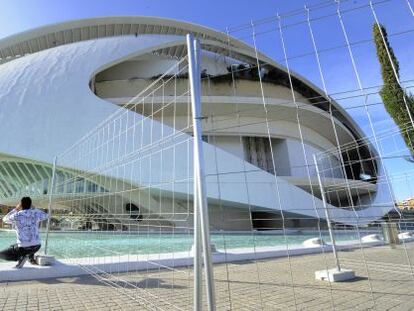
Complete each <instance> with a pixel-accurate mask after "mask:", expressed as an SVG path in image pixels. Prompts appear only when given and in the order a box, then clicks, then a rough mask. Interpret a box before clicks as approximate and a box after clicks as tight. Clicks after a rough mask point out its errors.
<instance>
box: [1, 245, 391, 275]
mask: <svg viewBox="0 0 414 311" xmlns="http://www.w3.org/2000/svg"><path fill="white" fill-rule="evenodd" d="M380 245H384V243H383V242H372V243H363V245H362V244H361V243H359V242H358V241H351V242H349V241H348V242H340V243H338V246H337V249H338V250H345V249H355V248H360V247H361V246H363V247H364V248H366V247H373V246H380ZM331 251H332V246H331V245H319V246H315V247H305V246H303V245H295V246H291V247H290V248H288V247H286V246H280V247H257V248H256V251H254V249H253V248H238V249H228V250H227V251H226V252H224V250H220V249H218V252H216V253H213V262H214V263H223V262H239V261H247V260H256V259H267V258H279V257H286V256H287V255H288V254H289V256H299V255H307V254H320V253H323V252H331ZM192 264H193V256H192V255H191V252H190V251H188V252H177V253H164V254H147V255H131V254H130V255H120V256H106V257H90V258H73V259H63V260H56V261H55V262H54V264H53V265H52V266H32V265H30V263H26V265H25V266H24V267H23V268H22V269H14V268H12V267H13V266H14V262H4V263H0V282H6V281H27V280H36V279H47V278H59V277H70V276H79V275H85V274H89V273H90V271H91V270H92V271H94V272H96V273H99V272H109V273H121V272H133V271H142V270H151V269H158V268H177V267H185V266H192Z"/></svg>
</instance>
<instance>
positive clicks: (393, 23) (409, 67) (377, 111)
mask: <svg viewBox="0 0 414 311" xmlns="http://www.w3.org/2000/svg"><path fill="white" fill-rule="evenodd" d="M0 1H1V5H2V9H1V10H0V24H1V27H0V38H3V37H6V36H9V35H12V34H15V33H19V32H21V31H24V30H28V29H32V28H35V27H40V26H43V25H47V24H52V23H57V22H61V21H65V20H73V19H80V18H88V17H95V16H117V15H143V16H158V17H168V18H174V19H179V20H184V21H189V22H193V23H198V24H202V25H204V26H208V27H211V28H214V29H217V30H225V29H226V27H234V26H238V25H241V24H246V23H249V22H250V20H258V19H262V18H266V17H269V16H275V15H276V14H277V13H281V14H283V13H285V12H290V11H292V10H296V9H302V8H303V6H304V5H305V4H308V5H311V6H312V5H315V4H318V3H321V2H327V1H323V0H305V1H304V0H254V1H251V0H227V1H226V0H224V1H223V0H220V1H219V0H208V1H200V0H174V1H171V0H83V1H80V0H70V1H69V0H67V1H57V0H13V1H7V0H0ZM406 1H407V0H391V1H387V2H385V3H382V4H378V5H377V6H376V9H377V13H378V15H379V18H380V21H381V23H383V24H384V25H385V26H386V27H387V30H388V32H389V33H390V34H394V35H393V36H391V37H390V38H389V39H390V42H391V45H392V47H393V48H394V51H395V53H396V55H397V57H398V59H399V61H400V67H401V78H402V80H403V81H406V82H405V85H406V86H407V87H411V86H413V85H414V61H413V56H412V55H413V53H412V51H414V32H413V31H412V30H413V29H414V17H413V16H412V15H411V13H410V11H409V10H408V6H407V3H406ZM410 1H412V0H410ZM332 2H333V1H332ZM367 2H368V1H367V0H350V1H344V3H343V8H344V9H345V10H346V9H348V8H355V7H359V6H363V5H365V4H367ZM330 14H333V16H332V17H329V18H323V19H320V20H316V21H314V22H313V26H314V32H315V38H316V41H317V44H318V48H319V49H320V50H321V51H322V52H321V54H320V57H321V62H322V67H323V70H324V74H325V78H326V81H327V88H328V92H329V93H330V94H336V93H338V92H348V91H350V90H354V89H357V88H358V84H357V83H356V79H355V74H354V72H353V69H352V64H351V62H350V58H349V54H348V51H347V49H346V48H345V47H342V48H338V49H333V50H330V48H333V47H337V46H341V45H343V44H344V43H345V41H344V37H343V34H342V30H341V28H340V24H339V22H338V17H337V16H335V15H334V14H335V7H334V6H331V7H329V8H326V9H322V10H318V11H315V12H312V16H313V17H318V16H324V15H330ZM304 17H305V12H304V11H303V14H299V15H296V16H292V17H289V18H285V19H284V20H283V23H284V24H294V23H297V22H300V21H303V20H304ZM344 22H345V24H346V28H347V30H348V31H349V38H350V41H351V42H352V43H355V42H358V41H364V40H369V39H371V37H372V36H371V29H372V24H373V17H372V13H371V11H370V10H369V8H364V9H359V10H355V11H351V12H348V13H346V14H344ZM275 26H276V24H275V22H271V23H267V24H263V25H261V26H258V28H257V29H256V30H257V32H258V33H259V35H258V37H257V45H258V47H259V49H260V50H262V51H264V52H265V53H267V54H268V55H269V56H271V57H273V58H274V59H276V60H280V61H281V63H282V64H283V65H284V63H283V51H282V48H281V40H280V36H279V33H278V32H277V31H276V28H275ZM234 36H236V37H240V38H242V39H244V40H245V41H246V42H248V43H250V44H251V43H252V40H251V29H246V30H244V31H240V32H237V33H234ZM284 36H285V41H286V42H285V43H286V48H287V53H288V57H289V58H292V59H291V60H290V62H289V65H290V67H291V69H292V70H294V71H296V72H298V73H300V74H301V75H303V76H305V77H306V78H308V79H309V80H311V81H312V82H313V83H315V84H316V85H318V86H321V85H322V84H321V80H320V78H319V73H318V70H317V63H316V60H315V56H314V55H312V54H309V55H307V56H304V57H297V56H299V55H303V54H308V53H310V52H312V51H313V48H312V44H311V41H310V36H309V30H308V28H307V24H304V23H299V24H298V25H297V26H294V27H289V28H287V29H285V31H284ZM353 52H354V56H355V61H356V64H357V68H358V70H359V73H360V77H361V82H362V84H363V87H373V86H377V85H379V84H381V77H380V75H379V66H378V63H377V59H376V57H375V48H374V45H373V44H372V42H370V41H367V42H364V43H362V44H357V45H354V46H353ZM352 94H353V95H357V94H358V93H352ZM359 94H360V93H359ZM346 95H347V96H349V95H351V93H347V94H346ZM332 96H333V97H334V98H335V99H337V100H338V101H339V102H340V104H341V105H343V106H344V107H347V108H349V107H354V106H360V105H362V104H363V103H364V97H353V98H350V99H341V98H343V97H345V95H344V94H341V95H332ZM368 102H369V103H371V104H372V103H379V102H381V99H380V98H379V96H378V95H377V94H373V95H370V96H369V97H368ZM369 111H370V113H371V116H372V118H373V120H374V122H375V128H376V130H377V131H379V132H382V131H386V130H390V129H391V128H393V127H394V126H395V124H394V123H393V121H392V120H391V119H390V118H389V117H388V115H387V113H386V112H385V111H384V108H383V107H382V105H374V106H371V107H370V108H369ZM348 112H349V113H350V114H351V115H352V116H353V117H354V118H355V119H356V120H357V121H358V124H359V125H360V126H361V128H362V129H363V130H364V131H365V133H366V134H367V135H372V133H371V131H370V128H369V126H368V124H367V116H366V113H365V111H364V109H363V108H358V109H352V110H348ZM397 144H398V145H399V146H400V145H401V140H400V139H399V138H397ZM384 148H385V149H384V153H387V152H388V151H389V150H391V149H392V148H394V149H395V147H393V144H391V143H387V144H385V147H384ZM398 149H401V152H399V154H403V153H405V154H407V153H408V152H407V151H406V150H403V148H400V147H399V148H398ZM388 162H389V163H388ZM388 162H387V167H388V170H389V172H390V173H391V174H393V173H396V172H398V174H399V173H402V172H404V171H409V170H414V164H410V163H408V162H407V161H404V160H401V159H399V160H390V161H388ZM412 187H414V181H413V185H412ZM412 187H411V185H410V186H408V183H407V182H404V183H403V184H402V186H396V187H395V189H396V194H397V196H398V197H399V198H404V197H407V196H414V190H412Z"/></svg>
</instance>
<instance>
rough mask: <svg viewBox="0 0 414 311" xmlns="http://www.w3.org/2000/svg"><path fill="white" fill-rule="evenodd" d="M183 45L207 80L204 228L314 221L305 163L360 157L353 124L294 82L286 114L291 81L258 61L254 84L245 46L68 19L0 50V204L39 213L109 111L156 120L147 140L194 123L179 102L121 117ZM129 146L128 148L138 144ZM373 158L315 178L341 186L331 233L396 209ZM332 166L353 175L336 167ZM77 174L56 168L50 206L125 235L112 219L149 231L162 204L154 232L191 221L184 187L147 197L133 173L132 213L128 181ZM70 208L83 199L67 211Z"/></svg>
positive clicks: (180, 79)
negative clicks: (23, 201)
mask: <svg viewBox="0 0 414 311" xmlns="http://www.w3.org/2000/svg"><path fill="white" fill-rule="evenodd" d="M187 33H192V34H193V35H194V36H195V37H197V38H199V39H200V42H201V47H202V57H201V70H202V75H203V76H204V77H209V79H203V80H202V97H201V98H202V106H203V108H202V109H203V111H202V113H203V115H205V116H206V118H205V119H203V120H202V122H203V141H204V142H203V148H204V159H205V165H206V181H207V197H208V205H209V213H210V226H211V229H212V230H229V231H231V230H240V231H241V230H251V229H257V230H260V229H280V228H281V227H282V225H281V223H282V220H284V226H286V227H289V228H290V227H301V226H308V225H311V224H312V223H315V220H318V219H322V221H323V220H324V219H325V212H324V208H323V204H322V203H323V202H322V200H321V193H320V187H319V186H318V179H317V174H316V171H315V166H314V162H313V155H314V154H318V153H321V152H323V151H325V150H331V149H332V150H334V149H335V148H337V146H338V144H339V145H343V146H352V145H355V147H356V146H357V144H358V142H360V141H361V140H362V138H363V134H362V131H361V130H360V128H359V127H358V126H357V124H356V123H355V122H354V121H353V120H352V119H351V117H350V116H349V115H348V114H347V112H346V111H344V110H343V109H342V108H341V107H340V106H339V105H338V104H337V103H335V102H334V101H333V100H331V99H330V98H327V97H326V96H324V95H323V94H324V93H323V91H322V90H321V89H319V88H318V87H316V86H315V85H314V84H312V83H311V82H310V81H307V80H306V79H305V78H303V77H301V76H299V75H297V74H296V73H294V72H291V74H292V85H293V89H294V95H295V101H294V102H293V101H292V92H291V88H290V84H289V76H288V72H287V70H286V69H285V68H284V67H283V66H281V65H280V64H278V63H277V62H275V61H274V60H272V59H271V58H269V57H267V56H266V55H264V54H262V53H260V51H259V52H258V53H257V57H258V61H259V63H260V64H261V67H262V72H261V73H260V75H261V79H258V74H257V69H256V70H255V69H254V68H256V65H257V59H256V51H255V49H254V47H252V46H249V45H247V44H246V43H243V42H242V41H239V40H237V39H235V38H232V37H228V36H227V35H226V34H224V33H222V32H218V31H214V30H211V29H209V28H206V27H203V26H199V25H194V24H190V23H186V22H180V21H175V20H169V19H161V18H153V17H151V18H150V17H105V18H93V19H84V20H75V21H70V22H63V23H59V24H54V25H50V26H45V27H41V28H37V29H34V30H30V31H26V32H23V33H20V34H17V35H13V36H11V37H8V38H5V39H2V40H0V57H1V60H0V133H1V139H0V204H2V205H8V206H10V205H13V204H15V202H16V200H17V199H18V198H19V197H20V196H22V195H23V194H27V195H30V196H32V197H33V198H34V201H35V203H36V204H38V205H40V206H42V207H46V206H47V201H48V189H49V184H50V180H51V175H52V174H51V171H52V163H53V158H54V156H55V155H59V154H61V153H62V152H64V151H65V150H67V149H68V148H70V147H71V146H73V145H74V144H76V143H77V142H78V141H80V140H81V139H82V137H83V136H84V135H85V134H86V133H89V132H90V131H92V130H93V129H94V128H95V127H96V126H97V125H98V124H100V123H101V122H102V121H103V120H105V119H106V118H108V116H111V115H114V114H116V113H117V111H120V110H122V111H124V110H126V114H127V115H128V117H130V118H144V117H150V118H153V119H154V120H153V123H152V126H153V127H154V128H157V127H160V126H162V128H164V129H165V128H168V129H169V130H171V131H173V130H174V129H183V128H185V127H184V126H183V124H182V123H183V122H186V120H188V117H189V116H188V110H186V109H182V107H184V106H185V105H186V103H187V102H188V100H187V98H185V99H183V100H181V101H180V100H178V99H177V109H176V110H174V111H171V110H165V111H164V113H163V116H162V118H160V117H158V116H155V115H151V114H149V112H148V111H147V110H144V109H138V110H137V109H129V106H128V105H126V103H128V102H130V101H131V99H132V98H134V96H136V95H137V94H138V93H139V92H140V91H141V90H143V89H145V88H147V87H148V86H150V85H151V83H153V81H154V80H155V79H157V77H159V76H160V75H162V74H163V73H164V72H166V71H167V70H168V69H169V68H171V67H173V66H174V64H177V63H178V62H180V61H181V60H182V58H183V57H185V56H186V55H187V49H186V38H185V36H186V34H187ZM233 70H234V72H233ZM176 78H177V79H175V87H176V89H175V91H176V90H177V89H178V90H181V91H180V92H181V93H182V92H183V91H184V90H185V89H186V88H187V85H188V75H185V74H183V75H177V77H176ZM260 80H261V81H260ZM260 83H262V86H263V90H262V88H261V85H260ZM262 91H263V94H264V95H263V94H262ZM165 92H166V93H165V98H164V99H168V97H171V98H172V97H174V94H173V90H172V89H168V88H167V89H166V90H165ZM315 99H316V100H315ZM155 101H157V100H156V99H155ZM263 101H265V102H266V106H267V108H268V109H267V111H265V110H264V109H263ZM153 104H154V105H160V103H159V102H158V103H157V102H155V103H154V102H153ZM330 105H332V106H331V108H332V109H331V111H330V110H329V106H330ZM298 111H299V113H300V129H301V130H300V131H298ZM333 126H334V127H335V131H334V130H333ZM137 135H138V134H137ZM182 137H185V138H186V139H189V140H192V132H191V129H185V130H183V133H182ZM269 137H270V138H269ZM129 139H131V142H130V143H131V144H132V139H133V137H131V136H129ZM302 142H303V144H302ZM126 143H128V142H126ZM348 150H351V149H350V148H348ZM355 150H356V151H355ZM180 152H181V153H182V154H181V153H180ZM376 152H377V151H376V150H375V148H373V147H372V146H371V145H369V144H363V145H361V146H360V147H358V148H357V147H356V148H354V151H352V152H344V153H343V154H342V155H341V156H338V154H337V153H336V154H335V153H333V154H332V155H331V156H330V157H328V158H326V159H325V160H326V161H328V162H329V164H328V165H330V166H331V167H334V168H336V169H331V170H324V174H325V175H324V178H323V186H324V188H325V189H326V190H327V191H328V192H329V190H332V189H334V190H335V185H338V184H342V185H344V184H346V185H347V187H337V189H336V190H335V191H332V192H331V193H335V195H332V196H329V195H328V198H327V200H328V208H329V210H330V215H331V218H332V220H333V221H334V222H336V223H343V224H345V225H353V224H357V223H358V224H367V223H370V222H372V221H375V220H377V219H379V218H381V217H382V216H383V215H384V214H386V213H387V212H388V211H389V210H390V209H391V208H393V206H392V205H390V204H384V202H390V201H391V200H390V194H389V191H388V189H387V187H386V186H385V185H384V183H382V181H381V178H383V177H382V176H383V175H384V172H383V170H384V168H383V167H382V163H380V162H379V161H377V160H376V156H375V155H376ZM184 153H188V150H187V151H183V150H181V151H180V150H178V149H177V150H176V154H175V158H176V159H181V160H182V161H181V162H177V163H176V165H175V168H174V169H175V170H176V172H177V174H178V175H179V174H180V171H179V170H180V169H182V170H184V171H185V173H183V174H186V176H187V177H189V176H191V175H192V163H191V161H188V159H187V158H186V157H187V154H184ZM341 157H342V158H343V159H345V161H347V162H349V163H352V164H349V165H347V166H345V168H344V169H340V167H341V163H340V162H341ZM166 158H167V157H166ZM186 159H187V160H186ZM74 161H75V160H74ZM74 161H73V162H74ZM161 161H162V160H161ZM164 161H167V159H164ZM323 165H324V164H323V163H322V166H323ZM143 166H145V165H143ZM142 169H147V170H153V172H152V174H155V170H165V171H162V172H161V173H162V174H164V176H165V175H167V174H168V172H167V170H168V169H170V166H169V165H166V164H165V165H164V164H163V163H159V165H156V167H155V165H154V164H152V165H151V166H146V167H145V168H142ZM85 170H86V168H85ZM80 171H82V165H81V164H79V165H78V166H77V167H71V164H70V163H69V162H65V161H64V160H60V159H58V162H57V171H56V175H57V176H56V178H57V182H58V184H59V181H60V180H63V179H65V178H66V179H68V180H72V184H68V183H66V184H65V186H64V187H57V188H56V189H55V192H54V193H53V196H54V198H55V200H56V202H57V203H56V204H55V206H54V208H56V209H62V210H64V209H73V210H74V211H75V210H76V211H77V212H80V213H82V211H84V212H86V211H88V212H89V213H93V211H94V210H96V211H97V210H100V212H101V214H102V211H105V213H106V214H107V215H108V217H107V220H106V221H107V222H111V223H112V227H113V228H116V229H122V228H120V227H119V226H120V225H119V222H118V220H117V216H116V215H120V214H126V213H128V212H129V213H131V217H130V222H131V223H134V222H139V223H141V224H144V223H146V222H147V223H150V222H151V221H154V217H155V216H154V215H155V213H156V212H154V211H151V213H149V212H148V211H149V210H150V209H151V207H150V206H149V205H151V204H157V202H158V203H159V202H162V203H160V204H158V205H159V206H160V207H159V214H158V215H156V217H157V219H158V222H157V223H158V224H160V223H162V224H166V226H169V227H174V226H177V227H179V226H181V225H182V222H183V221H188V222H189V223H191V221H192V217H189V216H186V217H183V216H182V215H185V214H186V211H187V202H190V201H191V195H192V191H193V189H192V186H191V185H192V182H191V180H190V181H188V182H187V183H182V184H177V185H176V186H175V187H174V189H173V190H172V188H171V187H167V186H165V185H163V184H160V183H159V184H157V183H152V184H151V185H150V187H148V185H145V186H143V185H144V184H145V181H144V180H140V176H141V177H142V176H143V175H145V174H144V173H142V174H141V175H133V174H131V176H132V177H131V178H130V179H129V181H128V182H129V183H130V185H129V187H132V188H134V189H136V192H137V193H140V192H142V193H140V195H141V197H142V196H144V194H143V193H144V192H145V195H146V199H145V200H139V202H138V199H137V198H138V195H135V194H133V195H131V193H128V194H127V195H125V196H123V192H122V191H118V190H117V189H116V188H114V187H115V186H114V185H119V184H123V183H126V182H125V181H124V180H123V176H125V174H126V173H125V171H124V172H123V173H122V174H123V175H121V174H120V173H119V172H118V173H117V172H106V171H103V170H102V171H95V172H94V174H93V176H94V177H93V178H92V177H91V178H88V176H92V175H91V174H89V175H88V174H85V175H84V176H85V177H84V178H72V177H73V176H75V175H76V176H78V175H80V173H79V172H80ZM104 175H105V176H104ZM71 176H72V177H71ZM97 176H98V177H99V178H98V177H97ZM103 176H104V177H105V178H102V177H103ZM175 178H176V179H177V180H178V179H179V178H178V176H175ZM108 180H117V181H118V182H119V183H115V182H108ZM189 185H190V186H189ZM141 187H142V188H141ZM149 188H150V189H149ZM94 192H96V193H117V198H121V199H116V200H115V199H113V198H109V199H102V200H100V201H99V200H95V201H93V200H91V199H90V198H91V195H90V194H91V193H94ZM73 196H77V198H78V199H77V200H73V199H72V200H71V199H68V198H71V197H72V198H73ZM82 197H84V198H85V199H84V200H83V199H82ZM102 197H104V196H102ZM65 198H66V199H65ZM350 200H351V201H352V202H353V203H352V205H353V207H352V208H350V207H349V206H350V205H351V204H350ZM92 201H93V202H92ZM151 202H152V203H151ZM154 202H155V203H154ZM191 209H192V207H191V206H190V207H189V209H188V211H190V212H191ZM171 210H174V211H175V212H174V213H172V212H169V211H171ZM149 214H151V215H152V216H151V217H149V216H148V215H149ZM110 215H112V216H111V217H110ZM180 215H181V216H180ZM101 217H103V216H101ZM150 218H151V219H150Z"/></svg>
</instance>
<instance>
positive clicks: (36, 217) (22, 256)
mask: <svg viewBox="0 0 414 311" xmlns="http://www.w3.org/2000/svg"><path fill="white" fill-rule="evenodd" d="M48 217H49V215H48V214H47V213H45V212H43V211H41V210H39V209H37V208H34V207H32V199H31V198H30V197H23V198H22V199H21V201H20V204H18V205H17V206H16V208H14V209H13V210H12V211H11V212H10V213H8V214H7V215H6V216H4V217H3V222H4V223H7V224H11V225H13V227H14V228H15V230H16V235H17V244H13V245H10V246H9V247H8V248H6V249H4V250H2V251H0V259H3V260H8V261H17V265H16V266H15V268H17V269H20V268H22V267H23V266H24V264H25V263H26V261H27V259H29V261H30V263H31V264H37V262H36V260H35V258H34V255H35V253H36V252H37V251H38V250H39V249H40V247H41V241H40V236H39V222H41V221H43V220H46V219H47V218H48Z"/></svg>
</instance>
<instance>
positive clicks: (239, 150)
mask: <svg viewBox="0 0 414 311" xmlns="http://www.w3.org/2000/svg"><path fill="white" fill-rule="evenodd" d="M208 142H209V143H210V144H212V145H215V146H217V147H219V148H221V149H223V150H225V151H227V152H229V153H231V154H233V155H235V156H237V157H239V158H240V159H244V149H243V143H242V142H241V141H240V137H239V136H210V137H209V140H208Z"/></svg>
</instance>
